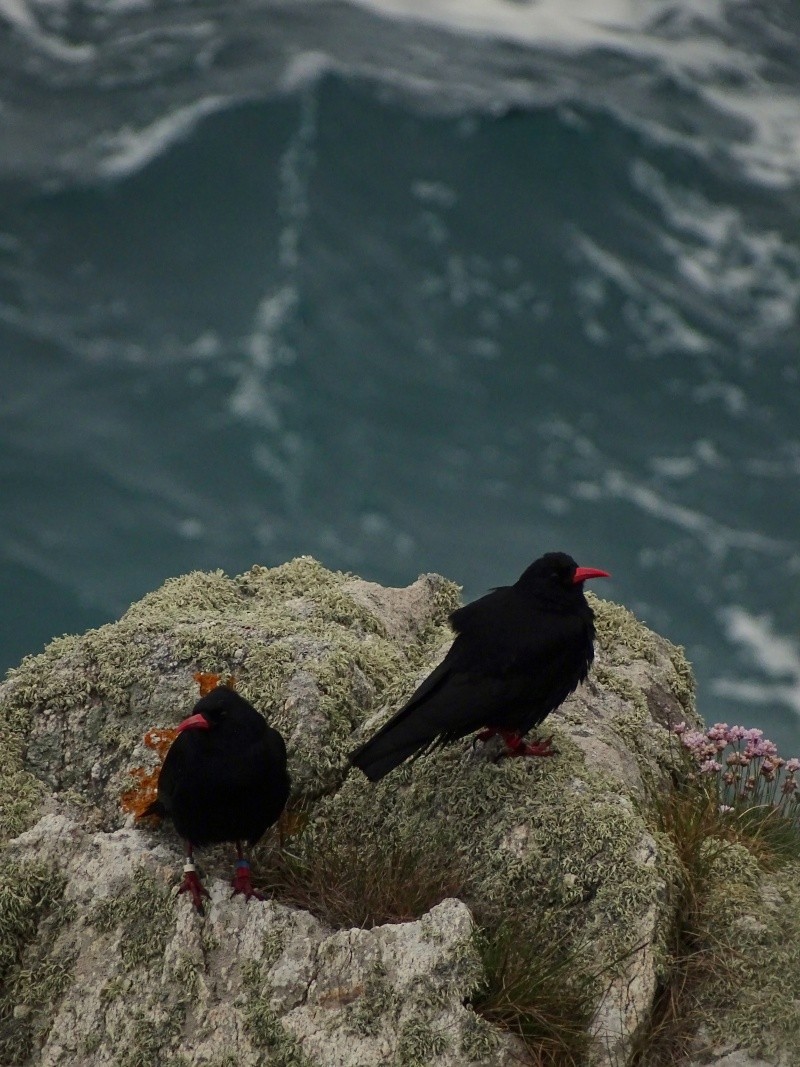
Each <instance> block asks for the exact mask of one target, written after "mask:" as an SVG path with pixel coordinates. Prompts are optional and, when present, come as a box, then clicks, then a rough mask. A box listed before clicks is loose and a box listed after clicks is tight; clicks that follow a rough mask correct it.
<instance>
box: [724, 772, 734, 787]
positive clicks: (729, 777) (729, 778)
mask: <svg viewBox="0 0 800 1067" xmlns="http://www.w3.org/2000/svg"><path fill="white" fill-rule="evenodd" d="M722 780H723V782H724V783H725V785H733V783H734V782H735V781H736V775H735V774H734V773H733V771H728V772H727V774H723V776H722Z"/></svg>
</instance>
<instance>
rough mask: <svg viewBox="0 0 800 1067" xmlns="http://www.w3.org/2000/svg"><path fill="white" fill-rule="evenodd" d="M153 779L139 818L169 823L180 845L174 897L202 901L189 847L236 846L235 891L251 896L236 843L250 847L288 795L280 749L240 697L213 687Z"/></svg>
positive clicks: (246, 867) (246, 868)
mask: <svg viewBox="0 0 800 1067" xmlns="http://www.w3.org/2000/svg"><path fill="white" fill-rule="evenodd" d="M178 731H179V732H178V736H177V737H176V738H175V740H174V741H173V743H172V745H171V746H170V749H169V751H168V752H167V755H166V758H165V760H164V764H163V766H162V768H161V773H160V775H159V779H158V797H157V800H156V801H155V802H154V803H153V804H152V805H151V806H150V808H149V809H148V810H147V812H145V814H147V815H161V816H166V817H169V818H171V819H172V821H173V823H174V825H175V829H176V830H177V831H178V833H179V834H180V836H181V837H182V838H184V840H185V841H186V843H187V864H186V867H185V868H184V872H185V877H184V884H183V885H182V886H181V890H180V891H181V892H190V893H191V894H192V898H193V899H194V901H195V904H196V905H197V906H198V908H200V910H202V907H201V901H200V899H199V898H200V897H201V896H202V895H205V896H207V895H208V894H207V893H206V892H205V889H204V888H203V887H202V884H201V883H200V881H199V878H198V877H197V875H196V872H195V868H194V864H193V858H192V851H193V848H194V847H202V846H203V845H210V844H216V843H219V842H222V841H233V842H236V846H237V851H238V856H239V859H238V862H237V872H236V876H235V878H234V882H233V885H234V892H237V893H244V894H245V896H247V897H251V896H258V895H259V894H257V893H256V892H255V891H254V890H253V888H252V886H251V884H250V871H249V864H248V863H247V861H246V860H245V859H244V856H243V851H242V847H241V842H243V841H247V842H248V843H249V844H250V845H254V844H255V843H256V842H257V841H258V840H259V838H261V837H262V836H263V834H264V832H265V831H266V830H267V829H268V827H270V826H271V825H272V824H273V823H274V822H275V821H276V820H277V819H278V817H279V816H280V814H281V812H282V811H283V809H284V807H285V805H286V801H287V799H288V797H289V790H290V785H291V783H290V779H289V774H288V771H287V769H286V745H285V744H284V740H283V738H282V737H281V735H280V734H279V733H278V731H277V730H275V729H273V728H272V727H271V726H269V725H268V724H267V723H266V721H265V720H264V718H263V716H261V715H260V714H259V713H258V712H257V711H256V709H255V708H254V707H253V706H252V704H250V703H248V701H246V700H245V699H244V697H242V696H240V695H239V694H238V693H236V692H234V691H233V690H232V689H228V688H227V687H225V686H218V687H217V688H216V689H213V690H212V691H211V692H210V693H209V694H208V695H207V696H204V697H203V698H202V699H201V700H199V701H198V702H197V704H195V706H194V709H193V711H192V714H191V715H190V716H189V717H188V718H187V719H184V721H183V722H182V723H181V724H180V725H179V727H178Z"/></svg>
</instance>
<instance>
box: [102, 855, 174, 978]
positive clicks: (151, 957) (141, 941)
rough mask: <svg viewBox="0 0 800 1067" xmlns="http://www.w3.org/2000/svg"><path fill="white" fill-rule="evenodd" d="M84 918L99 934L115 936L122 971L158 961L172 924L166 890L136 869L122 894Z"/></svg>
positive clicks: (169, 896)
mask: <svg viewBox="0 0 800 1067" xmlns="http://www.w3.org/2000/svg"><path fill="white" fill-rule="evenodd" d="M88 918H89V922H91V923H92V925H93V926H94V927H95V929H97V930H98V931H99V932H100V933H112V932H117V931H118V932H119V935H120V941H119V954H120V959H121V960H122V963H123V965H124V967H125V969H126V970H132V969H133V968H135V967H140V966H145V965H147V964H152V963H154V962H155V961H157V960H160V959H161V958H162V957H163V955H164V949H165V948H166V945H167V941H168V940H169V937H170V935H171V933H172V929H173V925H174V921H175V920H174V909H173V903H172V896H171V894H170V891H169V889H168V888H167V887H166V886H165V885H164V884H163V883H161V882H159V881H157V879H156V878H154V877H153V875H152V874H151V873H150V871H148V870H147V868H146V867H144V866H139V867H137V868H136V870H135V871H134V875H133V883H132V885H131V886H130V888H129V889H128V890H127V891H126V892H123V893H121V894H120V895H119V896H113V897H106V898H105V899H104V900H100V901H98V903H97V904H95V906H94V908H93V909H92V910H91V912H90V913H89V916H88Z"/></svg>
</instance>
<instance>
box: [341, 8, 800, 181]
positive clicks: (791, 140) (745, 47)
mask: <svg viewBox="0 0 800 1067" xmlns="http://www.w3.org/2000/svg"><path fill="white" fill-rule="evenodd" d="M350 2H351V3H352V4H354V5H355V6H358V7H362V8H366V9H369V10H370V11H372V12H374V13H376V14H379V15H381V16H384V17H390V18H395V19H401V20H406V21H415V22H419V23H425V24H427V25H431V26H435V27H437V28H440V29H447V30H450V31H454V32H458V33H466V34H469V35H472V36H476V37H486V38H496V39H498V40H501V41H511V42H514V43H516V44H519V45H522V46H525V47H528V48H532V49H534V48H535V49H537V50H539V51H541V50H549V51H555V52H559V53H567V54H574V53H577V52H582V51H587V50H595V49H604V50H608V51H611V52H615V53H619V54H624V55H626V56H628V57H630V58H631V59H633V60H637V59H638V60H643V61H647V62H650V63H654V64H656V65H657V67H658V68H660V69H661V71H662V72H663V73H664V74H665V75H666V76H668V77H671V78H674V79H676V80H677V81H678V82H680V83H681V84H684V85H685V84H686V83H687V79H689V80H690V81H691V83H692V88H693V90H694V91H695V92H696V93H697V94H698V95H699V96H700V98H701V99H702V100H703V101H704V102H705V103H706V104H707V105H708V106H709V107H711V108H712V109H713V110H714V111H715V112H717V113H719V114H722V115H724V116H726V118H731V119H733V120H734V121H735V122H738V123H739V124H740V126H741V127H742V129H741V130H740V131H739V132H738V133H737V134H735V135H734V137H733V144H732V146H731V145H730V144H729V143H728V138H729V136H730V135H729V134H727V135H725V138H724V142H725V143H723V144H721V145H720V147H722V148H723V150H724V151H727V150H728V149H730V150H731V155H732V157H733V159H734V160H737V161H738V162H739V163H740V164H741V165H742V167H743V169H744V170H745V171H746V173H747V174H748V176H749V177H750V178H751V179H752V180H753V181H756V182H759V183H764V184H768V185H773V186H786V185H790V184H792V183H794V182H795V181H797V179H798V175H800V99H799V98H798V93H797V91H795V90H793V88H792V87H791V86H788V87H783V86H780V85H775V84H774V83H773V82H772V80H771V79H770V78H768V77H765V72H766V63H767V60H766V59H765V58H764V57H762V56H760V55H759V53H758V50H757V49H754V48H753V47H752V45H753V42H752V41H751V40H749V39H746V38H744V37H742V31H741V30H738V32H737V30H736V27H734V26H732V24H731V23H730V21H729V10H731V9H733V8H735V6H736V5H735V4H729V3H724V2H723V0H536V2H534V3H509V2H508V0H350ZM740 2H742V3H744V0H740ZM737 36H738V38H739V41H740V46H737V44H736V43H733V42H735V41H736V39H737ZM498 89H499V87H498ZM510 89H511V87H510V85H506V86H505V91H506V92H510ZM601 97H602V92H601V94H600V96H599V97H598V99H600V98H601ZM508 102H509V103H511V102H512V101H511V100H510V99H509V100H508ZM623 107H624V105H623ZM621 117H624V116H621ZM628 118H632V116H631V115H629V116H628ZM639 119H640V120H641V121H640V125H641V126H642V127H643V128H647V129H649V131H650V132H651V134H652V135H653V136H654V137H655V138H656V139H659V140H667V141H674V140H679V141H681V142H682V143H684V144H685V145H686V146H690V145H691V146H692V147H694V148H695V149H701V150H706V149H707V148H713V147H714V144H715V138H714V137H713V136H710V135H708V134H703V133H701V134H700V135H699V136H697V135H696V134H695V135H692V134H686V133H685V132H682V131H678V130H675V129H669V128H667V127H666V126H665V125H664V124H663V123H660V122H658V121H656V120H654V119H653V118H652V116H651V117H648V116H646V115H641V116H639Z"/></svg>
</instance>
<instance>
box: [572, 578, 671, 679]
mask: <svg viewBox="0 0 800 1067" xmlns="http://www.w3.org/2000/svg"><path fill="white" fill-rule="evenodd" d="M586 599H587V600H588V602H589V605H590V606H591V608H592V610H593V611H594V622H595V629H596V631H597V643H598V645H599V646H600V647H601V648H602V649H603V651H604V652H605V653H606V655H607V656H608V658H609V660H610V662H611V663H613V664H615V665H619V666H625V665H627V664H629V663H631V662H632V661H633V660H634V659H644V660H647V662H648V663H655V662H656V661H657V659H658V642H657V639H656V636H655V634H654V633H653V632H652V630H648V629H647V627H646V626H643V625H642V623H640V622H639V620H638V619H637V618H636V616H635V615H634V614H633V612H631V611H629V610H628V609H627V608H625V607H623V606H622V604H615V603H613V601H611V600H601V599H600V598H599V597H598V596H596V595H595V594H594V593H593V592H592V591H591V590H587V592H586Z"/></svg>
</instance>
